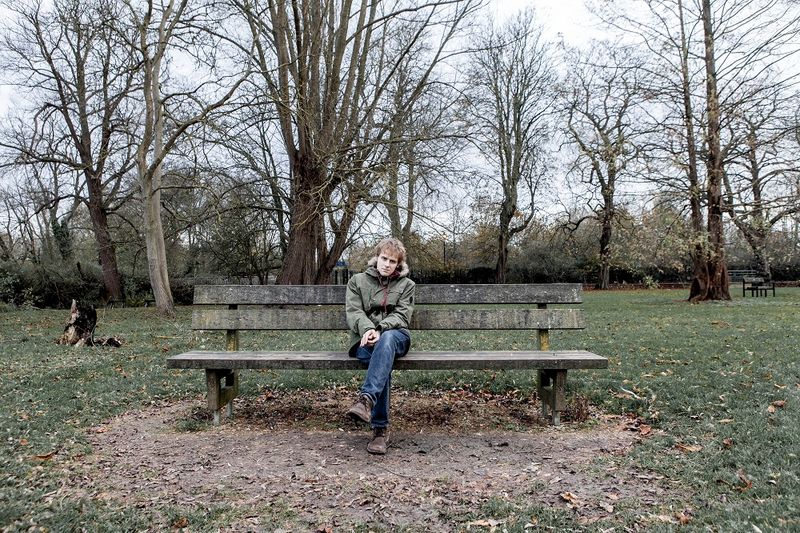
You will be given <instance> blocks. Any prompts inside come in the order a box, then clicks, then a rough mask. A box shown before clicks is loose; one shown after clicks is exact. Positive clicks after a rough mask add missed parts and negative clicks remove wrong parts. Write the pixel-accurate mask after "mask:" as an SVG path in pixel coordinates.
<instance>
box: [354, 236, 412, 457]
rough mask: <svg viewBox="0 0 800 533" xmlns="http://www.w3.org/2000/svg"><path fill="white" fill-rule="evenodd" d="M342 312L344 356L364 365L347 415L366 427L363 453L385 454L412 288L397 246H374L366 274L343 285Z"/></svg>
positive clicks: (390, 242) (407, 341)
mask: <svg viewBox="0 0 800 533" xmlns="http://www.w3.org/2000/svg"><path fill="white" fill-rule="evenodd" d="M345 309H346V311H347V325H348V327H349V328H350V345H351V348H350V352H349V353H350V356H351V357H357V358H358V360H359V361H361V362H362V363H365V364H367V365H368V367H367V375H366V378H365V379H364V384H363V385H362V387H361V390H360V392H359V397H358V400H357V401H356V403H355V404H354V405H353V406H352V407H351V408H350V409H349V410H348V411H347V415H348V416H349V417H350V418H352V419H354V420H357V421H362V422H366V423H367V424H370V425H371V426H372V430H373V434H372V439H371V440H370V441H369V444H368V445H367V451H368V452H369V453H374V454H385V453H386V448H387V446H388V444H389V435H388V429H387V428H388V425H389V389H390V387H391V383H392V365H393V364H394V360H395V358H396V357H402V356H404V355H405V354H407V353H408V350H409V348H410V346H411V333H410V332H409V331H408V324H409V321H410V320H411V313H412V312H413V310H414V282H413V281H411V279H409V278H408V265H407V263H406V249H405V247H404V246H403V243H402V242H400V241H399V240H398V239H395V238H387V239H383V240H382V241H380V242H379V243H378V245H377V246H376V247H375V256H374V257H373V258H372V259H370V260H369V262H368V263H367V269H366V270H365V271H364V272H362V273H360V274H356V275H355V276H353V277H352V278H351V279H350V281H349V283H348V284H347V300H346V304H345Z"/></svg>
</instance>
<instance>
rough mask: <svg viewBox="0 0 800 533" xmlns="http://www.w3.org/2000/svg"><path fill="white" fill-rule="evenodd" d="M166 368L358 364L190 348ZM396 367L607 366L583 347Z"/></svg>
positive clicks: (425, 356)
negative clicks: (580, 348) (189, 350)
mask: <svg viewBox="0 0 800 533" xmlns="http://www.w3.org/2000/svg"><path fill="white" fill-rule="evenodd" d="M167 367H168V368H184V369H186V368H196V369H200V368H214V369H244V368H250V369H280V370H288V369H305V370H356V369H361V368H364V367H363V366H362V365H361V363H360V362H359V361H358V360H356V359H354V358H352V357H348V355H347V353H346V352H263V351H242V352H235V353H234V352H222V351H219V352H216V351H191V352H186V353H182V354H179V355H173V356H171V357H169V358H168V359H167ZM394 368H396V369H406V370H458V369H471V370H500V369H517V370H521V369H576V368H608V359H606V358H605V357H601V356H599V355H597V354H593V353H591V352H587V351H583V350H565V351H547V352H540V351H527V352H523V351H519V352H512V351H489V352H411V353H409V354H408V355H406V356H405V357H402V358H400V359H397V360H396V361H395V364H394Z"/></svg>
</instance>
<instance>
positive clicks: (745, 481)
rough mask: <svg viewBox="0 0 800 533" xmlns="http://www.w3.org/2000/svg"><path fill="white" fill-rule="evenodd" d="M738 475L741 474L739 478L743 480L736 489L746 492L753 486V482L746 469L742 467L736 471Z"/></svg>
mask: <svg viewBox="0 0 800 533" xmlns="http://www.w3.org/2000/svg"><path fill="white" fill-rule="evenodd" d="M736 475H737V476H739V480H740V481H741V482H742V484H741V485H740V486H738V487H736V490H738V491H739V492H744V491H746V490H748V489H750V488H752V487H753V482H752V481H750V480H749V479H747V474H746V473H745V471H744V470H741V469H740V470H739V471H738V472H736Z"/></svg>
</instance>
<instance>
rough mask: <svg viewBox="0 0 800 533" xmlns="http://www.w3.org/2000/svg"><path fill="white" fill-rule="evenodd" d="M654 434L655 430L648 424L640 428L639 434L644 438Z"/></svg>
mask: <svg viewBox="0 0 800 533" xmlns="http://www.w3.org/2000/svg"><path fill="white" fill-rule="evenodd" d="M652 432H653V428H652V427H650V426H648V425H647V424H642V425H640V426H639V433H640V434H641V435H643V436H647V435H649V434H650V433H652Z"/></svg>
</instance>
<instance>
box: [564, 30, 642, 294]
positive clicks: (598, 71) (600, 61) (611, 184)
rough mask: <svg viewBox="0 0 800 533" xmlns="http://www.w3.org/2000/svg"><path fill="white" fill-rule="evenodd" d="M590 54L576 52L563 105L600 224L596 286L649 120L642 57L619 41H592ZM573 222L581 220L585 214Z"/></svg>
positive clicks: (604, 278)
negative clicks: (645, 117)
mask: <svg viewBox="0 0 800 533" xmlns="http://www.w3.org/2000/svg"><path fill="white" fill-rule="evenodd" d="M589 49H590V50H591V51H590V52H587V54H586V55H587V57H585V58H581V57H580V56H579V55H578V53H577V52H574V53H573V55H572V57H570V58H569V59H568V62H569V63H570V64H571V65H573V68H572V69H571V72H570V73H569V74H568V75H567V80H566V82H565V84H564V86H563V89H562V91H563V94H562V98H563V106H564V112H565V115H566V117H567V121H566V130H567V136H568V139H569V142H570V143H573V144H574V145H575V146H576V147H577V158H576V160H575V164H574V169H575V171H577V173H578V175H579V176H580V178H581V181H582V182H583V183H585V184H587V185H588V186H589V187H590V188H591V193H592V195H593V196H594V198H596V201H595V199H592V200H589V209H590V210H591V212H592V215H590V216H591V217H592V218H595V219H596V220H597V221H598V224H599V226H600V250H599V258H600V274H599V278H598V282H597V287H598V288H600V289H607V288H608V286H609V281H610V270H611V243H612V234H613V227H614V221H615V219H616V217H617V202H618V200H617V198H618V194H619V189H620V188H621V185H622V184H623V183H624V182H625V180H626V179H627V180H628V181H632V178H633V177H634V176H635V175H636V171H637V169H636V168H634V165H633V163H635V162H636V160H637V159H638V158H639V157H640V152H641V144H642V137H643V136H645V135H646V134H647V129H646V128H647V126H646V125H645V124H644V121H643V120H642V118H643V117H642V113H641V109H640V107H639V106H640V105H641V103H642V101H644V100H645V99H646V97H647V93H646V91H645V88H644V86H643V84H642V82H641V79H640V78H641V77H642V76H643V75H644V71H643V70H642V68H641V62H640V60H639V58H637V57H636V56H635V54H634V53H632V52H631V50H630V49H627V48H625V47H622V46H620V45H619V43H616V44H615V43H609V42H594V43H592V45H591V46H590V47H589ZM586 218H587V217H585V216H584V217H581V218H580V219H578V220H577V221H575V222H574V225H576V226H578V225H580V224H581V222H583V220H586Z"/></svg>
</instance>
